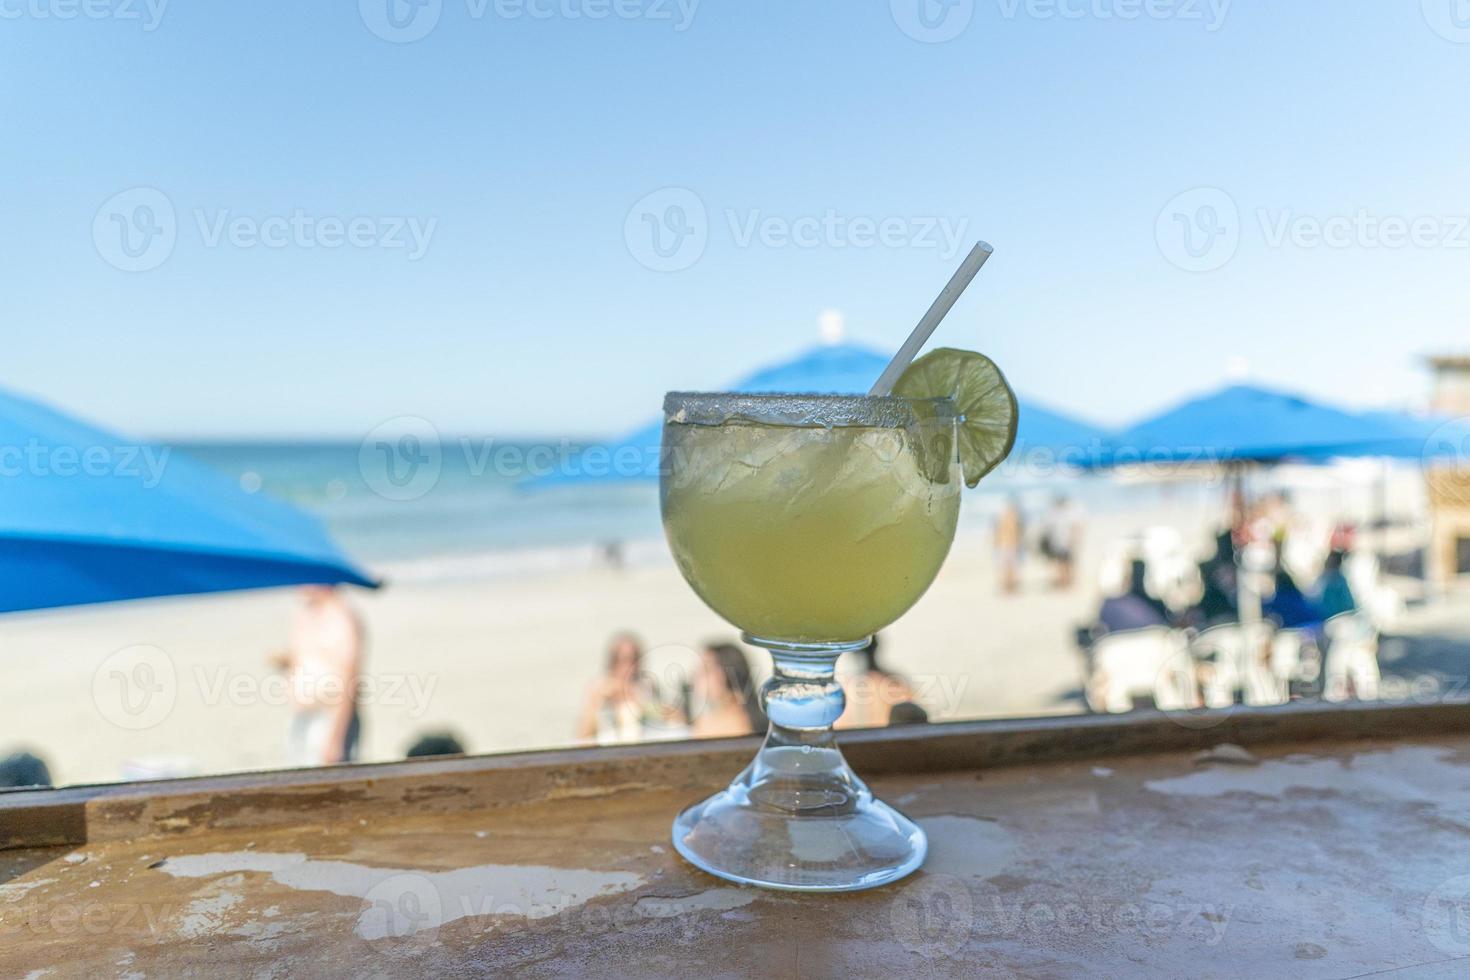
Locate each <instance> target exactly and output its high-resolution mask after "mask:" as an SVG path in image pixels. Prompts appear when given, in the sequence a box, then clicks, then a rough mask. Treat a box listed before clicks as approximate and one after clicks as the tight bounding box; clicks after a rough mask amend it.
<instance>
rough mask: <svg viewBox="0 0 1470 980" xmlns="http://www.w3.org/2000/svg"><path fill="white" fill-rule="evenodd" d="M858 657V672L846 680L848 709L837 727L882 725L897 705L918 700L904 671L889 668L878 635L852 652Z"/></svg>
mask: <svg viewBox="0 0 1470 980" xmlns="http://www.w3.org/2000/svg"><path fill="white" fill-rule="evenodd" d="M851 656H852V657H854V658H856V659H857V661H858V670H857V673H855V674H851V675H849V676H848V677H846V678H844V680H843V685H842V686H843V688H844V689H845V692H846V694H847V710H845V711H843V712H842V717H840V718H838V719H837V724H836V726H835V727H837V728H881V727H883V726H884V725H887V724H888V723H889V721H890V719H891V716H892V714H893V706H894V705H896V704H901V703H903V702H905V701H914V700H915V697H914V691H913V688H911V687H910V686H909V682H908V681H906V680H905V679H904V678H903V676H902V675H901V674H895V673H893V672H892V671H890V670H888V669H887V668H885V667H884V666H883V664H882V662H881V661H880V660H879V659H878V637H877V635H876V634H875V635H874V636H873V638H872V639H871V640H869V641H868V645H867V646H865V647H863V648H862V649H861V650H858V651H856V652H855V653H853V654H851Z"/></svg>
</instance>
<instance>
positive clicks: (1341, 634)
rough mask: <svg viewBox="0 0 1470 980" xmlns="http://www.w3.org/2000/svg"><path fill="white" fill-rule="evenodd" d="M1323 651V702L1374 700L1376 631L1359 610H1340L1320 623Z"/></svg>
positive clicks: (1376, 652)
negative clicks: (1325, 640)
mask: <svg viewBox="0 0 1470 980" xmlns="http://www.w3.org/2000/svg"><path fill="white" fill-rule="evenodd" d="M1322 632H1323V633H1324V634H1325V635H1326V637H1327V654H1326V656H1325V658H1324V662H1323V667H1322V698H1323V700H1326V701H1346V700H1348V699H1349V698H1357V699H1358V700H1360V701H1376V700H1378V685H1379V682H1380V681H1381V680H1382V676H1381V674H1380V673H1379V669H1378V631H1377V630H1376V629H1375V628H1374V627H1373V623H1372V621H1371V620H1370V619H1369V618H1368V617H1367V616H1365V615H1363V614H1362V613H1343V614H1342V615H1340V616H1333V617H1332V618H1331V619H1329V620H1328V621H1327V622H1326V623H1324V624H1322Z"/></svg>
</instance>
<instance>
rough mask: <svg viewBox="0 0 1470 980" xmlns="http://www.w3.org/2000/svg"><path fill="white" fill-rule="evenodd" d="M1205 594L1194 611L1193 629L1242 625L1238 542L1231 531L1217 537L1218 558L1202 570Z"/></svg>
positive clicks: (1191, 615)
mask: <svg viewBox="0 0 1470 980" xmlns="http://www.w3.org/2000/svg"><path fill="white" fill-rule="evenodd" d="M1199 576H1200V581H1201V582H1202V583H1203V584H1204V594H1203V595H1202V596H1201V597H1200V601H1199V602H1198V604H1196V605H1195V607H1194V609H1192V610H1190V620H1191V625H1193V626H1195V627H1196V628H1197V629H1206V628H1208V627H1210V626H1219V625H1220V624H1222V623H1235V622H1239V621H1240V614H1239V612H1238V611H1237V610H1236V590H1237V588H1238V581H1239V569H1238V568H1237V567H1236V564H1235V538H1234V535H1233V534H1232V533H1231V532H1230V531H1221V532H1220V533H1219V534H1217V535H1216V536H1215V554H1214V557H1212V558H1210V559H1209V560H1207V561H1204V562H1201V563H1200V566H1199Z"/></svg>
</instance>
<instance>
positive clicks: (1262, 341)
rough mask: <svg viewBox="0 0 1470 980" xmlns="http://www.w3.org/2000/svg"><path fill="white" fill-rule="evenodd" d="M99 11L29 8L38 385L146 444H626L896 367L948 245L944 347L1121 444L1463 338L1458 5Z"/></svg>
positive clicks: (578, 2)
mask: <svg viewBox="0 0 1470 980" xmlns="http://www.w3.org/2000/svg"><path fill="white" fill-rule="evenodd" d="M86 2H87V4H88V6H86V7H85V8H82V0H0V64H3V66H4V67H3V69H0V70H3V76H0V77H3V78H4V81H5V83H6V84H5V85H4V86H3V87H0V128H3V132H4V137H3V138H4V146H5V152H4V153H3V154H0V215H3V217H4V222H3V227H0V261H3V264H0V268H3V277H4V278H3V290H0V323H3V331H4V333H3V336H4V342H5V350H4V356H3V357H0V384H3V385H6V386H10V387H12V388H15V389H18V390H21V391H24V392H28V393H31V394H34V395H39V396H41V397H43V398H46V399H47V400H50V401H52V402H54V403H56V404H58V405H61V406H64V407H67V408H70V409H73V410H75V411H78V412H81V413H84V414H86V415H88V416H90V417H92V418H94V419H96V420H99V421H102V422H105V423H107V424H108V425H110V426H113V427H115V428H120V429H124V430H129V431H135V432H139V433H143V434H150V435H211V436H213V435H218V436H241V435H259V436H299V437H312V436H340V437H348V438H352V437H357V436H360V435H361V434H362V433H364V432H366V431H368V430H369V429H371V428H372V427H373V426H375V425H377V424H378V423H380V422H382V421H383V420H384V419H387V418H390V417H393V416H398V415H416V416H421V417H424V418H426V419H429V420H430V421H431V422H432V423H433V424H435V425H436V426H437V427H438V428H439V429H440V430H441V431H443V432H475V433H492V434H560V433H574V434H583V433H598V432H607V431H617V430H619V429H622V428H625V427H627V426H631V425H633V424H636V423H638V422H640V421H642V420H644V419H646V418H647V417H648V416H650V415H651V414H653V413H654V412H656V410H657V406H658V404H659V398H660V395H661V393H662V392H663V391H664V390H666V389H669V388H686V389H687V388H701V387H718V386H719V385H720V384H721V383H723V382H725V381H728V380H729V379H731V378H733V377H735V376H737V375H740V374H743V373H746V372H747V371H748V370H749V369H750V368H752V367H754V366H756V365H759V364H762V363H765V362H767V361H770V360H772V359H773V358H777V357H780V356H782V355H783V354H786V353H790V352H793V351H795V350H797V349H800V348H801V347H804V346H806V345H808V344H810V343H812V342H815V340H816V334H817V328H816V324H817V319H818V317H819V315H820V314H821V312H822V311H823V310H828V309H836V310H840V311H841V312H842V314H843V315H844V317H845V321H846V325H847V330H848V333H849V335H850V336H851V337H853V338H855V339H858V340H862V341H866V342H870V343H872V344H875V345H881V346H885V347H896V346H897V344H898V343H899V342H900V341H901V340H902V338H903V337H904V336H905V334H906V333H907V332H908V330H909V329H910V328H911V327H912V325H913V323H914V321H915V320H916V319H917V317H918V315H919V314H920V313H921V312H922V311H923V310H924V308H925V307H926V306H927V305H928V303H929V301H930V300H931V299H932V297H933V295H934V294H935V293H936V292H937V291H938V289H939V287H940V286H941V285H942V284H943V283H944V281H945V280H946V278H947V277H948V276H949V274H950V272H951V271H952V269H953V267H954V266H955V265H956V264H957V263H958V261H959V258H960V254H962V251H963V249H962V248H961V253H960V254H951V249H950V248H949V247H948V246H947V245H946V241H947V239H944V238H943V236H941V234H940V229H949V232H950V233H951V234H952V235H953V236H955V237H961V238H963V239H964V242H965V244H968V241H969V240H971V239H975V238H984V239H986V240H988V241H990V242H992V243H993V244H994V245H995V246H996V249H997V253H996V256H995V258H994V259H993V260H992V261H991V263H990V264H989V265H988V266H987V268H986V269H985V271H984V272H983V273H982V275H981V277H980V279H979V280H977V282H976V284H975V285H974V286H973V287H972V288H971V291H970V293H969V294H967V295H966V296H965V298H964V299H963V300H962V301H961V303H960V304H959V305H958V306H957V307H956V308H955V310H954V312H953V314H951V318H950V320H949V321H947V322H946V324H945V325H944V327H943V328H942V333H941V335H940V337H939V338H938V342H942V343H945V344H948V345H953V346H970V347H975V348H978V349H981V350H984V351H985V352H987V353H989V354H991V355H992V356H993V357H994V358H995V359H996V360H997V361H999V362H1000V363H1001V364H1002V365H1003V366H1004V367H1005V368H1006V369H1007V371H1008V373H1009V374H1010V376H1011V379H1012V381H1013V383H1015V384H1016V386H1017V387H1018V388H1019V389H1021V390H1022V391H1023V392H1026V393H1030V394H1032V395H1033V396H1036V397H1038V398H1040V399H1043V400H1045V401H1048V402H1050V403H1052V404H1054V405H1057V406H1060V407H1064V408H1068V409H1071V410H1074V411H1076V412H1079V413H1082V414H1085V415H1088V416H1091V417H1093V418H1096V419H1100V420H1102V421H1105V422H1122V421H1126V420H1128V419H1130V418H1132V417H1135V416H1137V415H1138V414H1140V413H1142V412H1145V411H1148V410H1151V409H1153V408H1157V407H1159V406H1161V405H1163V404H1165V403H1167V402H1169V401H1170V400H1172V399H1174V398H1177V397H1178V396H1180V395H1181V394H1184V393H1186V392H1189V391H1193V390H1197V389H1199V388H1201V387H1204V386H1208V385H1211V384H1215V383H1218V382H1220V381H1221V380H1222V379H1223V378H1225V377H1226V375H1227V373H1229V372H1230V371H1232V370H1233V371H1236V372H1238V371H1239V370H1241V368H1242V366H1243V365H1245V364H1248V366H1249V370H1250V373H1251V376H1252V377H1254V378H1256V379H1257V380H1260V381H1263V382H1268V383H1272V384H1278V385H1284V386H1287V387H1290V388H1294V389H1298V390H1302V391H1306V392H1308V393H1311V394H1316V395H1319V396H1322V397H1327V398H1332V399H1335V400H1338V401H1342V402H1346V403H1351V404H1378V403H1392V404H1405V405H1406V404H1412V403H1414V402H1415V401H1417V400H1419V399H1421V398H1422V397H1423V394H1424V393H1425V391H1426V390H1427V387H1428V380H1427V377H1426V375H1425V373H1424V371H1423V369H1422V368H1421V366H1420V365H1419V363H1418V358H1419V356H1420V355H1422V354H1425V353H1429V352H1435V351H1440V350H1445V349H1455V348H1460V349H1463V348H1464V347H1466V346H1467V326H1470V323H1467V319H1470V227H1467V225H1470V195H1467V194H1466V193H1465V174H1466V172H1467V170H1470V126H1467V125H1466V110H1465V108H1464V93H1465V92H1466V91H1470V9H1466V7H1467V5H1466V4H1464V3H1460V0H1443V2H1441V0H1424V2H1423V3H1422V4H1421V3H1420V2H1419V0H1404V2H1396V3H1382V2H1376V0H1357V2H1344V0H1294V2H1291V3H1268V2H1264V0H1252V2H1246V0H1236V2H1234V3H1225V2H1224V0H1213V2H1212V0H1148V3H1145V2H1144V0H1057V2H1051V0H1029V2H1028V0H951V3H950V6H948V7H946V6H944V5H942V4H941V3H939V2H938V0H923V2H924V3H926V4H927V6H926V8H925V10H926V13H927V19H926V20H921V19H918V18H917V17H916V13H917V8H916V6H915V5H916V4H917V3H919V2H920V0H892V2H891V3H889V2H886V0H885V2H871V0H869V2H863V3H853V2H851V0H797V2H792V0H780V2H755V0H748V2H741V3H734V2H730V0H719V2H717V0H702V2H695V0H684V2H683V6H682V7H681V6H680V4H679V3H678V2H677V0H616V3H614V0H499V2H498V3H497V2H496V0H486V2H484V3H482V2H481V0H427V4H428V5H427V6H424V7H422V8H412V7H409V6H407V5H406V4H404V0H392V2H393V3H395V5H396V6H395V8H394V13H395V16H396V18H397V19H396V20H394V21H389V20H387V19H386V15H385V12H384V10H385V8H384V3H385V2H387V0H361V2H360V3H354V2H344V0H338V2H333V3H329V4H318V3H287V2H284V0H274V2H260V3H248V4H243V3H242V4H217V3H216V4H203V3H197V2H188V0H173V2H171V3H166V4H163V5H162V6H160V0H153V6H152V7H150V6H148V5H147V4H146V3H145V2H144V0H86ZM1457 3H1459V6H1458V7H1457V6H1456V4H1457ZM69 13H75V14H77V16H71V17H67V16H66V15H67V14H69ZM89 13H90V15H88V14H89ZM1130 13H1137V14H1138V15H1137V16H1133V17H1129V16H1128V15H1129V14H1130ZM598 14H602V15H603V16H598ZM1456 14H1459V15H1462V16H1461V17H1460V19H1455V15H1456ZM415 15H417V16H418V17H419V18H427V20H425V19H418V20H415V19H414V16H415ZM430 22H432V23H430ZM394 23H397V24H406V25H408V26H407V27H406V28H395V27H393V26H392V25H393V24H394ZM926 24H928V25H930V26H927V27H926V26H925V25H926ZM1462 24H1463V25H1464V26H1463V27H1462V26H1461V25H1462ZM374 28H376V30H377V33H375V32H374ZM420 30H427V33H425V34H424V36H423V37H422V38H420V39H418V40H412V41H404V40H401V38H403V37H404V35H405V34H408V33H413V32H416V31H420ZM395 32H396V33H395ZM950 34H953V35H954V36H953V37H949V39H948V40H942V41H941V40H935V39H936V38H939V37H945V36H948V35H950ZM380 35H386V37H384V36H380ZM670 188H678V189H682V190H681V191H670V190H667V189H670ZM139 189H143V190H139ZM1181 195H1182V196H1181ZM671 205H678V206H681V207H683V209H684V210H683V211H682V212H674V211H670V210H669V208H670V206H671ZM140 206H147V207H148V208H150V209H151V210H149V211H146V212H140V211H139V208H140ZM701 210H702V212H703V213H702V216H701V214H700V213H698V212H699V211H701ZM645 215H646V216H648V217H645ZM354 219H355V220H354ZM650 221H651V222H652V223H653V224H652V225H650V224H649V222H650ZM1385 222H1387V224H1386V225H1385V224H1384V223H1385ZM1396 222H1398V223H1401V224H1402V226H1403V227H1402V229H1396V228H1395V223H1396ZM651 227H661V228H663V229H664V234H665V235H666V236H667V235H669V234H670V232H669V229H670V228H680V229H685V230H688V231H692V232H693V234H692V235H689V236H685V237H684V238H682V239H677V240H676V239H673V238H672V237H666V238H665V239H663V244H664V245H668V244H669V243H670V242H675V241H678V242H680V243H682V244H680V245H679V248H678V249H675V250H674V252H673V254H672V255H671V256H666V257H659V255H658V253H657V252H655V251H653V250H652V249H651V242H652V239H651V238H650V237H648V236H649V234H650V228H651ZM170 229H171V231H170ZM414 229H417V236H418V237H417V238H415V237H414V234H413V230H414ZM148 230H151V231H152V232H153V233H154V234H153V235H152V236H151V237H146V236H145V231H148ZM880 230H882V234H880V233H879V232H880ZM1400 230H1402V231H1403V234H1398V231H1400ZM165 231H170V234H167V235H165V234H162V233H163V232H165ZM349 231H350V238H351V240H350V241H349V240H348V239H349ZM124 233H126V234H127V235H128V236H130V237H129V238H128V239H127V242H130V243H131V244H130V245H129V248H130V249H131V250H132V252H134V253H138V254H129V252H128V251H122V250H120V249H121V245H122V243H123V242H124V238H123V237H122V236H123V235H124ZM1186 233H1188V234H1189V235H1191V236H1192V237H1191V238H1190V239H1188V240H1186V239H1185V238H1184V235H1185V234H1186ZM1323 235H1326V236H1327V238H1329V239H1331V241H1332V242H1333V244H1326V243H1324V242H1323V241H1322V240H1321V238H1322V236H1323ZM640 236H643V237H641V238H640ZM1405 237H1408V238H1411V239H1413V240H1410V241H1406V242H1405V241H1399V239H1400V238H1405ZM701 245H702V251H700V247H701ZM1190 245H1193V247H1194V248H1195V252H1194V253H1193V254H1192V253H1191V252H1190V251H1189V248H1188V246H1190ZM666 250H667V249H666ZM640 260H641V261H640ZM649 265H653V266H660V265H663V266H670V265H672V266H677V268H673V269H672V270H671V271H659V269H658V268H649V267H648V266H649ZM129 266H147V267H146V268H140V269H139V270H138V271H126V268H127V267H129ZM1232 365H1233V367H1232Z"/></svg>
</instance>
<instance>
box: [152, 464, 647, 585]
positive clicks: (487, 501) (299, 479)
mask: <svg viewBox="0 0 1470 980" xmlns="http://www.w3.org/2000/svg"><path fill="white" fill-rule="evenodd" d="M496 445H497V447H509V448H510V449H511V450H518V451H526V450H529V449H530V448H531V447H532V446H533V445H535V446H542V445H545V444H544V443H535V444H532V443H499V442H497V443H496ZM566 445H567V444H565V443H561V444H558V447H559V448H560V449H561V450H562V451H565V446H566ZM173 449H174V451H175V452H179V453H183V454H185V455H187V456H189V457H190V458H192V459H194V460H195V461H197V462H200V463H203V464H204V465H206V466H210V467H212V468H214V469H216V470H219V471H220V472H222V473H224V474H225V475H227V476H229V477H230V478H231V479H234V480H236V481H238V482H239V483H240V485H241V487H242V488H243V489H245V490H246V491H248V492H252V493H268V494H271V495H272V496H275V497H277V498H279V499H282V500H285V501H287V502H289V503H292V504H295V505H296V506H298V507H301V508H302V509H304V510H307V511H309V512H311V513H313V514H315V515H317V516H318V517H320V518H321V519H322V520H323V521H324V522H325V523H326V525H327V527H328V529H329V530H330V531H331V532H332V534H333V536H334V537H335V538H336V539H337V541H338V543H339V544H341V545H342V547H343V548H344V549H345V550H346V551H347V552H348V553H349V554H350V555H352V556H353V557H355V558H357V559H359V560H361V561H364V562H367V563H369V564H372V565H387V564H392V565H405V564H408V565H413V564H415V563H417V564H419V565H422V566H423V567H424V568H425V569H426V570H427V569H428V563H430V562H433V563H435V564H436V565H438V566H439V567H442V568H454V567H463V568H466V569H468V567H469V565H468V563H469V562H470V560H471V559H475V560H479V561H480V562H481V563H484V564H492V563H493V559H494V557H495V556H497V555H505V554H508V553H513V554H516V555H519V556H520V558H521V559H522V560H524V558H525V557H526V553H528V552H530V553H539V554H540V555H541V556H542V558H543V559H545V560H550V558H551V556H552V555H554V554H555V553H567V554H568V555H570V553H572V552H579V553H582V554H591V553H593V552H595V551H596V550H598V549H601V548H603V547H605V545H606V544H607V543H609V542H614V541H616V542H640V541H657V540H660V539H661V538H662V533H663V532H662V530H661V527H660V524H659V515H658V487H657V485H656V484H655V483H653V482H633V481H629V482H625V483H602V484H596V483H593V484H587V485H583V486H578V485H568V486H557V487H549V488H546V489H542V490H528V489H525V488H524V487H523V486H522V485H521V483H522V478H521V475H520V474H518V473H507V472H504V471H503V470H501V469H499V468H497V467H496V466H494V465H486V464H485V463H484V460H483V458H481V457H477V456H476V455H475V454H474V453H462V452H448V451H446V452H443V453H442V454H440V458H439V464H438V467H437V476H436V477H434V478H433V480H432V481H427V482H425V483H421V484H416V485H411V486H408V487H405V488H395V487H393V486H392V485H388V484H384V482H383V471H382V469H381V468H380V467H379V466H378V465H377V464H376V463H375V462H374V461H372V460H371V459H368V460H364V458H363V457H362V455H361V451H360V450H361V447H360V444H359V443H356V442H353V443H199V442H190V443H174V444H173ZM385 491H386V493H385Z"/></svg>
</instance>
